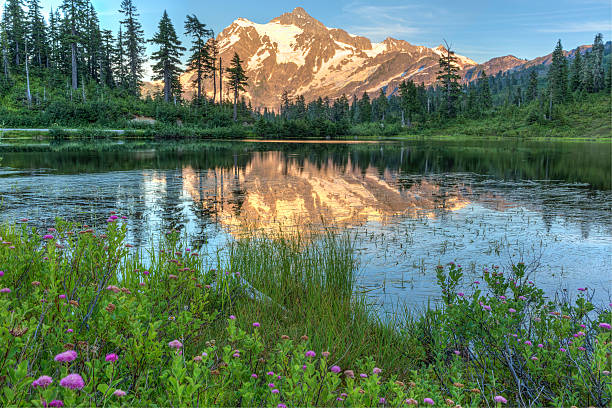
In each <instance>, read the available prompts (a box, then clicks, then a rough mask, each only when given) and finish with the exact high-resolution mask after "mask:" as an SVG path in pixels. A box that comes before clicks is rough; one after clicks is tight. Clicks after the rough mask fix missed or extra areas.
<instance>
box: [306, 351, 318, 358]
mask: <svg viewBox="0 0 612 408" xmlns="http://www.w3.org/2000/svg"><path fill="white" fill-rule="evenodd" d="M316 355H317V353H315V352H314V351H312V350H308V351H307V352H306V357H316Z"/></svg>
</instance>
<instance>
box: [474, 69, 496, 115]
mask: <svg viewBox="0 0 612 408" xmlns="http://www.w3.org/2000/svg"><path fill="white" fill-rule="evenodd" d="M478 85H479V88H480V89H479V90H478V94H479V95H478V99H479V101H480V107H481V108H482V109H483V110H488V109H491V108H492V107H493V99H492V98H491V87H490V84H489V77H488V76H487V73H486V72H484V71H482V76H481V78H480V79H479V80H478Z"/></svg>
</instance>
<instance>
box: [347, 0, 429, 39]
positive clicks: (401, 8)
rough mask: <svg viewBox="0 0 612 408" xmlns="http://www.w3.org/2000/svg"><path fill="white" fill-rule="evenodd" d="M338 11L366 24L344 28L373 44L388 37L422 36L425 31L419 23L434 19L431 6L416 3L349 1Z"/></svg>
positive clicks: (423, 25)
mask: <svg viewBox="0 0 612 408" xmlns="http://www.w3.org/2000/svg"><path fill="white" fill-rule="evenodd" d="M342 11H343V13H345V14H347V15H349V16H351V20H357V21H360V22H367V23H366V24H355V25H351V26H348V27H347V29H348V30H349V31H350V32H351V33H354V34H359V35H363V36H366V37H370V38H372V39H373V40H377V41H378V40H382V39H384V38H386V37H389V36H393V37H399V38H401V39H406V38H405V37H406V36H412V35H415V34H422V33H424V32H426V29H425V28H424V27H425V24H423V23H424V22H425V21H427V20H431V19H433V18H434V16H435V11H434V10H433V9H432V8H431V6H428V7H424V6H423V5H416V4H400V5H381V4H365V3H361V2H353V3H350V4H348V5H345V6H344V7H343V9H342ZM417 22H420V24H418V23H417ZM402 37H404V38H402Z"/></svg>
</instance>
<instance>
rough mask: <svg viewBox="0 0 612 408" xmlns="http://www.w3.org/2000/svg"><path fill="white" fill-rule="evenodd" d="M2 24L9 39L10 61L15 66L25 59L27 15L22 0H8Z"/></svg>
mask: <svg viewBox="0 0 612 408" xmlns="http://www.w3.org/2000/svg"><path fill="white" fill-rule="evenodd" d="M2 20H3V21H2V25H3V27H4V30H5V32H6V37H7V41H8V53H9V61H10V64H12V66H14V67H15V68H17V67H19V66H20V65H21V64H22V63H23V60H24V52H25V40H26V29H27V26H26V17H25V12H24V11H23V8H22V7H21V0H7V1H6V3H5V4H4V13H3V14H2Z"/></svg>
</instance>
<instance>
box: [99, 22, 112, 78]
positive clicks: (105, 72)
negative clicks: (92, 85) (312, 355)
mask: <svg viewBox="0 0 612 408" xmlns="http://www.w3.org/2000/svg"><path fill="white" fill-rule="evenodd" d="M101 40H102V42H101V48H100V82H101V83H102V84H104V85H106V86H108V87H114V86H115V80H114V77H113V54H114V43H115V39H114V38H113V33H112V31H111V30H102V33H101Z"/></svg>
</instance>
